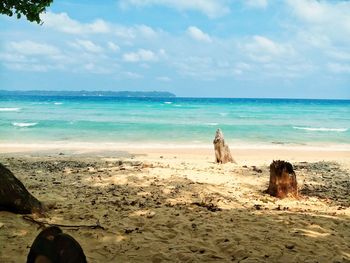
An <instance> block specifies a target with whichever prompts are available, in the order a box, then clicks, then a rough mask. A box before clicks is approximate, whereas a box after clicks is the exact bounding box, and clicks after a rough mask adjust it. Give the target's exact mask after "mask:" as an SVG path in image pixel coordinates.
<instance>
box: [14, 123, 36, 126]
mask: <svg viewBox="0 0 350 263" xmlns="http://www.w3.org/2000/svg"><path fill="white" fill-rule="evenodd" d="M37 124H38V123H37V122H13V123H12V125H13V126H16V127H33V126H35V125H37Z"/></svg>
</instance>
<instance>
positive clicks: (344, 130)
mask: <svg viewBox="0 0 350 263" xmlns="http://www.w3.org/2000/svg"><path fill="white" fill-rule="evenodd" d="M293 129H297V130H305V131H324V132H346V131H347V130H348V129H346V128H322V127H321V128H313V127H298V126H293Z"/></svg>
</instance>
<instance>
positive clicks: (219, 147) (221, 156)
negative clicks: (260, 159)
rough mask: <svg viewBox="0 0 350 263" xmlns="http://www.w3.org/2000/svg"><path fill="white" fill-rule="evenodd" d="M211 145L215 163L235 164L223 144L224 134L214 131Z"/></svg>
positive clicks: (226, 146) (228, 149) (218, 130)
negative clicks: (212, 145)
mask: <svg viewBox="0 0 350 263" xmlns="http://www.w3.org/2000/svg"><path fill="white" fill-rule="evenodd" d="M213 144H214V150H215V160H216V162H217V163H228V162H231V163H235V160H234V159H233V158H232V155H231V152H230V148H229V147H228V145H227V144H225V139H224V134H223V133H222V131H221V130H220V129H217V130H216V134H215V138H214V141H213Z"/></svg>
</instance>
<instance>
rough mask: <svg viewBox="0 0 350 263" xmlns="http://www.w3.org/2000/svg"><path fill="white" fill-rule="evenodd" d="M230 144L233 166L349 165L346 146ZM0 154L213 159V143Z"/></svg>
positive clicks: (13, 147) (11, 148) (35, 147)
mask: <svg viewBox="0 0 350 263" xmlns="http://www.w3.org/2000/svg"><path fill="white" fill-rule="evenodd" d="M234 146H235V147H230V149H231V153H232V155H233V157H234V159H235V161H236V162H237V165H267V164H270V163H271V162H272V160H280V159H281V160H288V161H290V162H317V161H336V162H339V163H343V164H344V165H345V166H349V167H350V147H349V148H346V147H344V148H332V147H291V146H285V145H283V146H282V145H276V146H275V147H261V146H260V147H252V146H250V147H249V146H245V147H243V146H242V145H241V146H237V145H234ZM0 154H1V155H16V156H17V157H18V156H38V157H45V156H52V157H81V158H89V157H104V158H130V157H135V156H145V157H147V158H149V159H152V160H159V159H160V158H161V159H163V158H164V159H168V160H171V159H176V158H177V159H193V160H207V161H210V162H211V161H214V149H213V146H209V145H208V146H205V147H195V146H193V145H188V146H187V147H186V146H184V145H175V144H174V145H165V144H163V145H160V144H148V145H142V146H140V145H136V144H130V145H125V144H94V143H89V144H86V143H85V144H81V143H75V144H74V143H73V144H72V143H71V144H65V145H64V144H1V143H0Z"/></svg>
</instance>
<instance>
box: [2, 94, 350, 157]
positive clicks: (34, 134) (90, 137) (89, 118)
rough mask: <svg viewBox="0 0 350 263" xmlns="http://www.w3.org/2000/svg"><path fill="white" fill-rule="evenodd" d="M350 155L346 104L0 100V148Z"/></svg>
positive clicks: (49, 98)
mask: <svg viewBox="0 0 350 263" xmlns="http://www.w3.org/2000/svg"><path fill="white" fill-rule="evenodd" d="M218 128H220V129H221V130H222V131H223V133H224V136H225V140H226V142H228V143H229V144H230V146H231V147H233V148H234V147H285V146H291V147H319V148H320V149H328V148H330V147H333V148H335V149H342V150H344V149H345V150H350V147H349V146H350V100H309V99H240V98H178V97H174V98H127V97H126V98H125V97H104V96H96V97H93V96H76V97H71V96H69V97H63V96H56V97H55V96H21V95H20V96H2V97H1V96H0V147H1V144H61V145H73V144H84V143H88V144H90V145H96V146H101V145H102V146H103V145H115V146H116V147H117V146H118V145H120V146H124V147H212V141H213V138H214V136H215V132H216V130H217V129H218Z"/></svg>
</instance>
